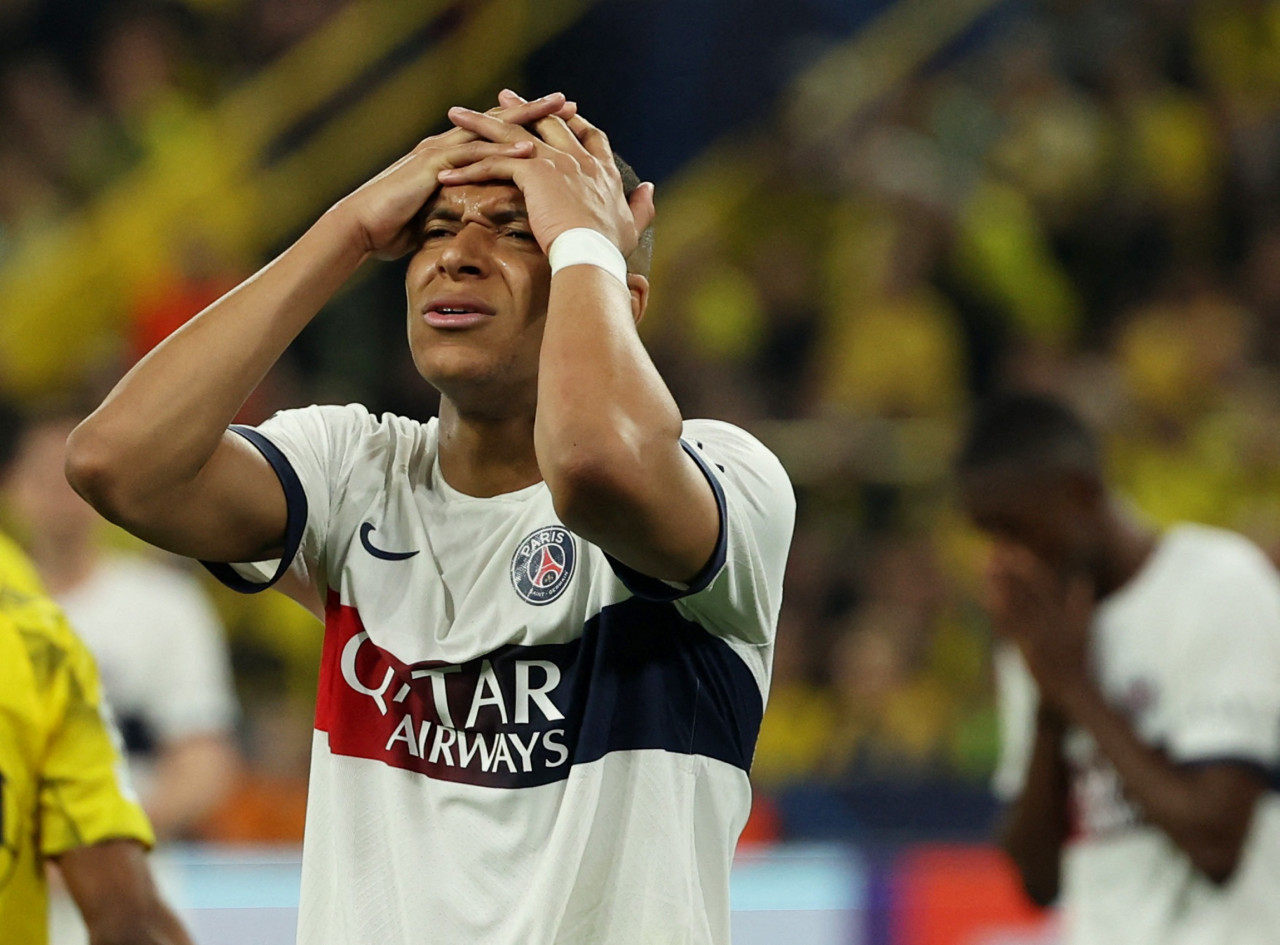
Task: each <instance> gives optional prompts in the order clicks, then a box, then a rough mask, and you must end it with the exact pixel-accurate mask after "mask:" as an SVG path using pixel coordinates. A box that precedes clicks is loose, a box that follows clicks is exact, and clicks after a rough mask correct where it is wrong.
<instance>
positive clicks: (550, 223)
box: [439, 108, 654, 256]
mask: <svg viewBox="0 0 1280 945" xmlns="http://www.w3.org/2000/svg"><path fill="white" fill-rule="evenodd" d="M449 120H450V121H452V122H453V123H454V124H455V125H457V126H458V127H459V128H463V129H465V130H467V131H470V132H472V133H473V134H475V135H476V136H477V137H479V138H480V139H482V140H486V141H492V142H495V143H514V142H517V141H530V142H533V149H532V152H531V153H528V154H525V155H521V156H498V155H495V156H490V157H486V158H483V159H481V160H478V161H475V162H474V163H471V164H467V165H464V166H462V167H456V168H450V169H448V170H446V171H442V172H441V174H440V178H439V180H440V183H441V184H442V185H445V186H449V185H456V184H472V183H480V182H483V181H492V180H510V181H512V182H514V183H515V185H516V186H517V187H519V188H520V190H521V192H522V193H523V194H524V199H525V208H526V210H527V211H528V213H529V227H530V229H531V230H532V231H533V235H534V237H535V238H536V239H537V240H538V244H539V245H540V246H541V247H542V249H543V252H546V251H547V249H548V248H549V247H550V246H551V244H552V242H554V241H555V238H556V237H557V236H559V235H560V234H561V233H563V232H564V231H565V230H569V229H573V228H575V227H588V228H590V229H593V230H597V231H599V232H601V233H603V234H604V235H605V236H606V237H608V239H609V240H610V241H612V242H613V244H614V245H615V246H617V247H618V249H620V250H621V251H622V254H623V255H624V256H628V255H630V254H631V251H632V250H633V249H635V247H636V244H637V243H638V242H639V239H640V234H641V233H643V232H644V230H645V228H646V227H648V226H649V224H650V223H652V222H653V216H654V208H653V185H652V184H650V183H643V184H641V185H640V186H639V187H637V188H636V190H635V191H634V192H633V193H632V195H631V199H630V201H628V200H627V198H626V197H625V196H624V195H623V188H622V179H621V177H620V175H619V174H618V169H617V167H616V166H615V165H614V163H613V150H612V148H611V147H610V145H609V139H608V137H607V136H606V135H605V133H604V132H603V131H601V130H600V129H598V128H596V127H595V126H594V125H592V124H591V123H590V122H588V121H587V120H586V119H585V118H583V117H582V116H581V115H578V114H574V115H572V116H570V117H569V118H568V120H566V119H565V118H562V117H560V116H559V115H551V116H548V117H546V118H544V119H542V120H540V121H538V122H537V123H536V124H535V125H534V130H533V131H530V130H529V129H527V128H523V127H521V126H519V125H515V124H512V123H509V122H506V121H503V120H501V119H499V118H496V117H494V116H492V115H485V114H481V113H479V112H474V111H471V110H470V109H466V108H452V109H450V110H449Z"/></svg>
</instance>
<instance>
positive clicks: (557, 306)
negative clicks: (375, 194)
mask: <svg viewBox="0 0 1280 945" xmlns="http://www.w3.org/2000/svg"><path fill="white" fill-rule="evenodd" d="M450 117H451V118H452V119H453V121H454V122H455V123H457V124H459V125H460V126H462V127H464V128H467V129H469V130H471V131H474V132H475V133H476V134H479V135H481V136H485V137H489V138H491V139H492V140H495V141H497V140H516V139H517V138H519V137H520V136H524V137H527V138H532V136H531V135H529V134H528V132H525V131H524V130H523V129H513V128H512V127H511V126H510V125H509V124H503V123H500V122H495V121H493V120H492V119H491V118H488V117H486V116H482V115H477V114H475V113H474V112H461V113H459V112H457V111H456V110H455V112H451V113H450ZM537 132H538V134H539V135H540V136H541V139H540V140H538V139H533V140H534V141H535V145H536V146H535V150H534V152H533V153H532V154H531V155H530V156H529V157H528V158H518V159H508V158H494V159H488V160H485V161H480V162H477V163H476V164H473V165H469V166H467V167H464V168H460V169H458V170H454V171H449V172H446V174H444V175H442V177H441V180H442V182H444V183H464V182H474V181H481V180H487V179H494V178H506V179H510V180H514V181H515V183H516V184H517V186H519V187H520V188H521V190H522V191H523V192H524V196H525V202H526V204H527V207H528V211H529V220H530V226H531V228H532V229H533V232H534V235H535V236H536V237H537V239H538V242H539V244H540V245H541V246H542V248H543V250H544V251H546V250H548V249H549V248H550V246H551V244H552V243H553V242H554V241H555V239H556V237H557V236H559V235H560V234H561V233H563V232H564V231H565V230H568V229H572V228H576V227H585V228H588V229H594V230H596V231H597V232H600V233H603V234H604V235H605V236H606V237H607V238H608V239H609V240H610V241H611V242H613V243H614V245H615V246H617V247H618V248H619V250H620V251H621V252H622V253H623V254H624V255H627V254H629V253H630V252H631V251H632V250H633V249H634V248H635V246H636V244H637V241H638V238H639V236H640V234H641V233H642V232H643V230H644V229H645V228H646V227H647V226H648V225H649V223H650V222H651V220H652V218H653V189H652V186H651V185H649V184H641V185H640V186H639V187H638V188H637V189H636V190H635V192H634V193H633V194H632V196H631V198H630V201H629V202H628V200H627V199H626V198H624V197H623V192H622V186H621V181H620V179H619V177H618V172H617V170H616V168H615V166H614V163H613V152H612V150H611V149H610V146H609V142H608V139H607V138H606V137H605V136H604V134H603V133H602V132H601V131H599V130H598V129H596V128H594V127H592V126H591V125H590V124H589V123H587V122H586V121H585V120H584V119H583V118H582V117H581V116H576V117H574V118H572V119H571V120H570V121H569V122H568V123H567V124H566V122H564V121H562V120H560V119H559V118H557V117H551V118H548V119H545V120H543V121H540V122H538V124H537ZM647 294H648V282H647V280H646V279H645V278H644V277H643V276H641V275H637V274H634V273H633V274H631V275H630V276H629V278H628V284H627V285H626V286H624V285H622V284H621V283H620V282H619V281H618V280H617V279H615V278H614V277H613V276H612V275H610V274H609V273H607V272H605V271H604V270H603V269H600V268H598V267H596V266H591V265H574V266H569V267H567V268H565V269H562V270H561V271H560V272H559V273H557V274H556V275H555V276H554V277H553V278H552V280H551V294H550V301H549V304H548V309H547V319H546V325H545V329H544V333H543V337H542V350H541V356H540V360H539V366H538V409H537V416H536V421H535V425H534V445H535V449H536V451H537V457H538V466H539V469H540V470H541V472H542V475H543V478H544V479H545V480H546V483H547V486H548V488H549V489H550V490H551V494H552V498H553V500H554V501H555V506H556V512H557V514H558V515H559V516H560V518H561V520H562V521H563V522H564V523H565V524H566V525H567V526H568V527H569V528H571V529H572V530H573V531H574V532H576V533H577V534H579V535H581V536H583V537H584V538H586V539H587V540H589V541H591V542H593V543H594V544H597V545H599V546H600V547H601V548H603V549H604V550H605V551H607V552H609V553H610V554H612V555H613V556H614V557H616V558H617V559H619V560H620V561H622V562H623V563H624V564H626V565H629V566H630V567H632V568H635V569H636V570H637V571H640V572H641V573H643V574H647V575H650V576H652V577H656V578H659V579H663V580H672V581H686V580H688V579H690V578H692V577H694V576H695V575H696V574H697V573H698V572H699V571H700V570H701V569H702V567H703V566H704V565H705V564H706V563H707V561H708V559H709V558H710V557H711V554H712V552H713V550H714V548H715V544H716V540H717V537H718V535H719V524H720V523H719V513H718V510H717V508H716V502H715V496H714V493H713V492H712V490H711V487H710V485H709V484H708V482H707V480H706V478H705V477H704V475H703V474H702V472H701V470H700V469H699V468H698V466H697V464H696V463H695V462H694V460H692V459H691V458H690V457H689V456H688V455H687V454H686V453H685V452H684V450H683V448H682V447H681V445H680V433H681V417H680V411H679V409H678V408H677V406H676V404H675V401H674V399H673V398H672V397H671V394H670V392H669V391H668V389H667V387H666V384H665V383H664V382H663V380H662V378H661V376H659V374H658V372H657V369H656V368H655V367H654V365H653V362H652V361H651V360H650V358H649V355H648V353H647V352H646V351H645V349H644V346H643V344H641V342H640V338H639V335H638V334H637V332H636V322H637V321H638V319H639V317H640V316H641V314H642V313H643V311H644V306H645V302H646V298H647Z"/></svg>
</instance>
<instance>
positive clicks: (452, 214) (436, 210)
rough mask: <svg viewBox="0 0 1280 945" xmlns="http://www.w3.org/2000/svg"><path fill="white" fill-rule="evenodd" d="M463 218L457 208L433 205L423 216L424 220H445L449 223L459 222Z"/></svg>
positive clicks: (424, 221)
mask: <svg viewBox="0 0 1280 945" xmlns="http://www.w3.org/2000/svg"><path fill="white" fill-rule="evenodd" d="M461 219H462V214H460V213H458V211H457V210H450V209H449V208H448V207H432V208H431V209H430V210H428V211H427V212H426V213H425V214H423V216H422V222H423V223H426V222H427V221H428V220H444V221H445V222H448V223H457V222H458V221H459V220H461Z"/></svg>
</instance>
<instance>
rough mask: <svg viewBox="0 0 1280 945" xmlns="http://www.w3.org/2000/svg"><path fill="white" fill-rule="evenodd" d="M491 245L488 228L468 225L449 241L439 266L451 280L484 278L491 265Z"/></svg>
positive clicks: (477, 224)
mask: <svg viewBox="0 0 1280 945" xmlns="http://www.w3.org/2000/svg"><path fill="white" fill-rule="evenodd" d="M491 243H492V240H491V238H490V234H489V230H488V228H487V227H484V226H481V225H480V224H479V223H467V224H465V225H464V226H463V227H462V229H460V230H459V231H458V232H457V233H456V234H454V236H453V237H452V238H451V239H450V240H449V242H448V245H447V246H445V248H444V251H443V252H442V253H441V254H440V258H439V263H438V265H439V267H440V269H441V270H442V271H443V272H444V273H446V274H447V275H448V276H449V277H450V278H451V279H459V278H465V277H468V276H469V277H473V278H474V277H484V276H486V275H488V274H489V269H490V265H491V260H490V258H489V254H490V252H491V251H492V247H491Z"/></svg>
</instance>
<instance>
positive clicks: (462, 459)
mask: <svg viewBox="0 0 1280 945" xmlns="http://www.w3.org/2000/svg"><path fill="white" fill-rule="evenodd" d="M439 444H440V445H439V450H440V473H441V474H442V475H443V476H444V480H445V482H447V483H448V484H449V485H450V486H452V487H453V488H454V489H457V490H458V491H459V492H462V493H465V494H466V495H473V496H479V497H481V498H488V497H490V496H495V495H503V494H504V493H507V492H515V491H517V490H519V489H523V488H525V487H526V486H531V485H533V484H534V483H536V482H541V481H542V472H541V471H540V470H539V469H538V458H537V455H536V454H535V453H534V448H533V417H532V416H531V415H513V416H505V417H488V416H474V415H464V414H463V413H462V412H460V411H459V410H458V409H457V407H456V406H454V404H453V403H452V402H451V401H450V400H449V399H448V398H447V397H446V398H441V400H440V439H439Z"/></svg>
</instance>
